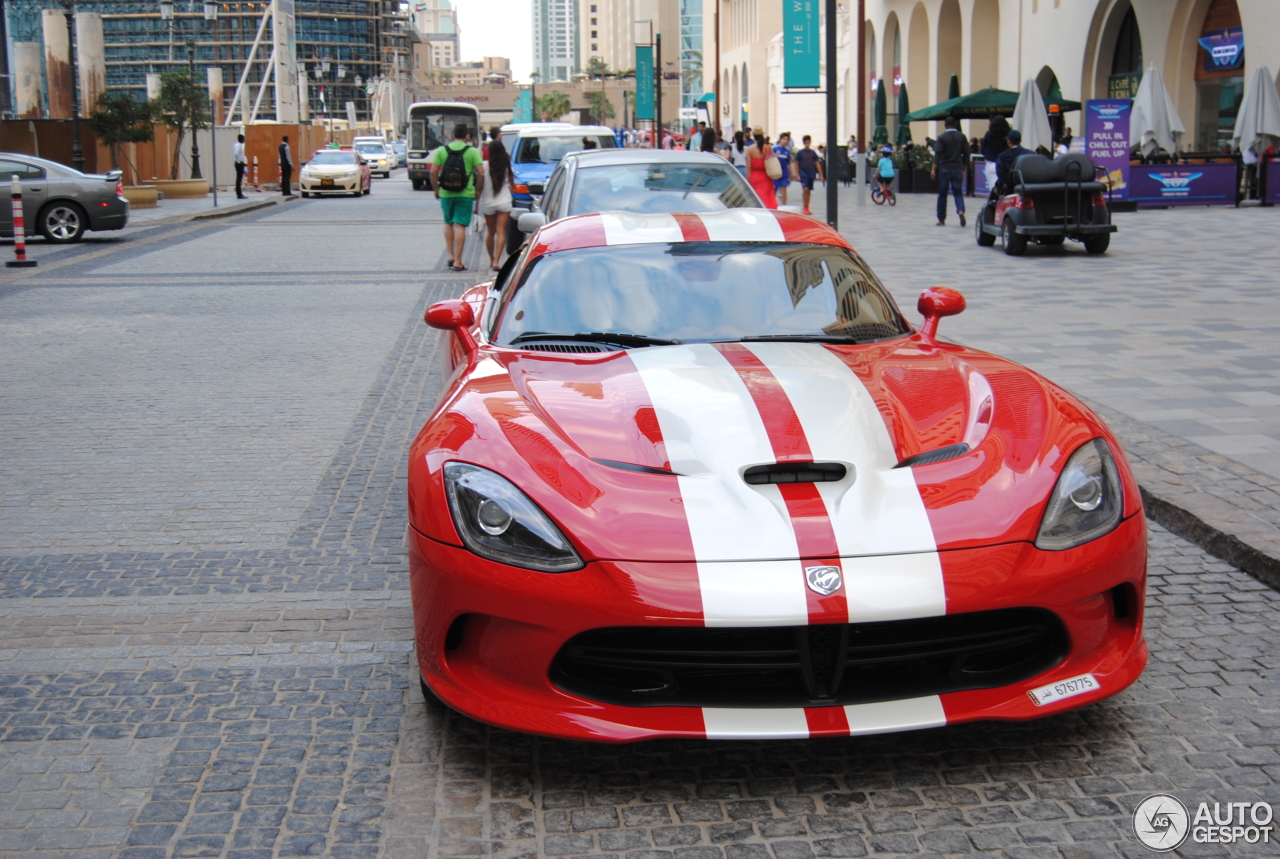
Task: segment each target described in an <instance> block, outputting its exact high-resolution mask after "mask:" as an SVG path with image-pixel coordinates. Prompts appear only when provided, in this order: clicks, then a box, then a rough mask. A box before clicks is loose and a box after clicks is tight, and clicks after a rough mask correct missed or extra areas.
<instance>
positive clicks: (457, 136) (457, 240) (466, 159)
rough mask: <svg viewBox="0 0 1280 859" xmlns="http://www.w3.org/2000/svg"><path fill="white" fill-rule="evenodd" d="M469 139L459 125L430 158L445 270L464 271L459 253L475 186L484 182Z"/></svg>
mask: <svg viewBox="0 0 1280 859" xmlns="http://www.w3.org/2000/svg"><path fill="white" fill-rule="evenodd" d="M470 138H471V129H470V128H468V127H467V124H466V123H465V122H460V123H458V124H457V125H456V126H455V127H454V129H453V141H452V142H451V143H447V144H445V145H444V146H441V147H439V148H437V149H436V151H435V153H434V154H433V155H432V156H431V186H432V187H433V188H435V191H436V199H437V200H439V201H440V211H441V212H442V213H443V214H444V246H445V248H446V252H447V253H448V255H449V268H451V269H453V270H454V271H466V270H467V267H466V266H464V265H463V264H462V251H463V249H464V248H465V247H466V243H467V227H469V226H470V225H471V212H472V209H474V208H475V204H476V184H477V182H483V181H484V161H483V160H482V159H481V157H480V150H478V149H476V148H475V147H474V146H472V145H471V143H470Z"/></svg>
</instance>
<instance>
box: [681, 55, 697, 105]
mask: <svg viewBox="0 0 1280 859" xmlns="http://www.w3.org/2000/svg"><path fill="white" fill-rule="evenodd" d="M680 79H681V82H682V83H683V84H684V91H685V92H694V91H696V90H700V89H702V51H685V52H684V53H683V54H681V56H680ZM698 95H702V93H698Z"/></svg>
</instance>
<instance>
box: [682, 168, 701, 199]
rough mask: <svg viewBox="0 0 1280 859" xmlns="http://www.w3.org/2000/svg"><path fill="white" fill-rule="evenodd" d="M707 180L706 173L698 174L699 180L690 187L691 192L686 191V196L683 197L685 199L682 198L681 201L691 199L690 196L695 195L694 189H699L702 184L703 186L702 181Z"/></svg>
mask: <svg viewBox="0 0 1280 859" xmlns="http://www.w3.org/2000/svg"><path fill="white" fill-rule="evenodd" d="M705 178H707V177H706V174H705V173H699V174H698V178H697V179H696V180H694V183H693V184H692V185H690V186H689V190H688V191H685V192H684V196H683V197H681V198H680V199H681V200H687V199H689V195H690V194H692V193H693V189H694V188H697V187H698V186H699V185H701V184H702V180H703V179H705Z"/></svg>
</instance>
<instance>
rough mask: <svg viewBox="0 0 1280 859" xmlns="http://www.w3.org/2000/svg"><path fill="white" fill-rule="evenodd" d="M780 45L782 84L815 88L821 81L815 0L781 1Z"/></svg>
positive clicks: (816, 5) (791, 87)
mask: <svg viewBox="0 0 1280 859" xmlns="http://www.w3.org/2000/svg"><path fill="white" fill-rule="evenodd" d="M782 48H783V54H782V85H783V86H784V87H786V88H787V89H816V88H817V87H818V86H819V85H820V84H821V83H822V70H821V64H820V58H819V51H818V2H817V0H783V2H782Z"/></svg>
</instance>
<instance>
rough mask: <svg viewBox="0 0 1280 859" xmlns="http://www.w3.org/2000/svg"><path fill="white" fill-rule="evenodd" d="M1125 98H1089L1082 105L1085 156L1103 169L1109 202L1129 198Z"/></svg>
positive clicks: (1127, 128)
mask: <svg viewBox="0 0 1280 859" xmlns="http://www.w3.org/2000/svg"><path fill="white" fill-rule="evenodd" d="M1131 107H1133V102H1132V101H1131V100H1130V99H1127V98H1093V99H1089V100H1088V101H1086V102H1085V103H1084V140H1085V143H1084V145H1085V153H1086V154H1087V155H1088V156H1089V158H1090V159H1091V160H1092V161H1093V163H1094V164H1096V165H1098V166H1099V167H1102V168H1105V169H1106V171H1107V175H1106V177H1105V178H1104V179H1103V180H1102V181H1103V182H1106V183H1108V184H1110V186H1111V194H1112V199H1113V200H1127V199H1129V109H1130V108H1131Z"/></svg>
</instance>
